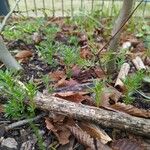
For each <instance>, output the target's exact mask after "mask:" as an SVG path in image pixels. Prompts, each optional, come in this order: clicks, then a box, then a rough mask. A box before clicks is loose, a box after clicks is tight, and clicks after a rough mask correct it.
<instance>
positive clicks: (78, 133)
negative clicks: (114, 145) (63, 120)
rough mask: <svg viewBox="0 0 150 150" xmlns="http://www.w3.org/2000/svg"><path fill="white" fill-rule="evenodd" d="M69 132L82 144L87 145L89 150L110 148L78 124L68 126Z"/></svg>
mask: <svg viewBox="0 0 150 150" xmlns="http://www.w3.org/2000/svg"><path fill="white" fill-rule="evenodd" d="M68 128H69V129H70V131H71V133H72V134H73V135H74V136H75V138H76V139H77V140H78V141H79V142H80V143H81V144H83V145H85V146H86V147H88V148H89V149H90V150H96V149H98V150H111V149H110V148H109V147H108V146H107V145H104V144H103V143H101V142H100V141H99V140H97V139H95V140H94V139H93V138H91V136H90V135H89V134H88V133H87V132H85V131H83V130H82V129H81V128H80V127H78V126H68Z"/></svg>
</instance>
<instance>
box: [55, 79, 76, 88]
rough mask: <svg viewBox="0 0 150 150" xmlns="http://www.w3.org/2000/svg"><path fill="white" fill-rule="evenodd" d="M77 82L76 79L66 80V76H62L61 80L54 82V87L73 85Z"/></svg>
mask: <svg viewBox="0 0 150 150" xmlns="http://www.w3.org/2000/svg"><path fill="white" fill-rule="evenodd" d="M77 84H78V82H77V81H76V80H73V79H70V80H66V77H64V78H62V79H61V80H59V81H58V83H56V84H55V87H64V86H74V85H77Z"/></svg>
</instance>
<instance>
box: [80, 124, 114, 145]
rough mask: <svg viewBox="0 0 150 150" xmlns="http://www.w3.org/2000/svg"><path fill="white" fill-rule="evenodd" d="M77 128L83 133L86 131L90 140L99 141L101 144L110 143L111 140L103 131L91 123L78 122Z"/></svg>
mask: <svg viewBox="0 0 150 150" xmlns="http://www.w3.org/2000/svg"><path fill="white" fill-rule="evenodd" d="M79 126H80V127H81V129H82V130H83V131H86V132H87V133H88V134H89V135H90V136H91V137H92V138H94V139H98V140H100V141H101V142H102V143H103V144H106V143H108V142H110V141H112V139H111V138H110V137H109V136H108V135H107V133H106V132H105V131H104V130H103V129H101V128H100V127H99V126H97V125H95V124H93V123H89V122H80V123H79Z"/></svg>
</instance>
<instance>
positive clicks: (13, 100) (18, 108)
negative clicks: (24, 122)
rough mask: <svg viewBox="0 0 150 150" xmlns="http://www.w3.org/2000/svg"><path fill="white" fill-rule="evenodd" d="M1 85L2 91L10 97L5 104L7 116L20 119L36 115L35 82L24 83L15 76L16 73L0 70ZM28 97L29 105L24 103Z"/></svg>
mask: <svg viewBox="0 0 150 150" xmlns="http://www.w3.org/2000/svg"><path fill="white" fill-rule="evenodd" d="M0 87H1V89H0V90H1V93H3V96H5V97H7V99H8V102H7V104H5V115H6V117H11V118H16V119H19V118H24V117H26V116H28V115H30V116H34V110H35V105H34V102H33V97H34V95H35V94H36V91H37V90H36V87H35V85H34V84H33V83H27V84H23V83H22V82H20V81H19V80H18V79H17V77H15V73H13V72H9V71H5V72H3V71H0ZM27 97H28V99H29V103H30V105H29V106H28V107H26V106H25V104H24V100H25V98H27Z"/></svg>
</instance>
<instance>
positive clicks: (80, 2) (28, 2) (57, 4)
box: [9, 0, 150, 17]
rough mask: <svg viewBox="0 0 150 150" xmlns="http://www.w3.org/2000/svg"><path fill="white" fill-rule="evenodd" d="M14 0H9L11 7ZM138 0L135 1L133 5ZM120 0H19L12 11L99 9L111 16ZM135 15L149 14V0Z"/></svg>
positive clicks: (31, 13)
mask: <svg viewBox="0 0 150 150" xmlns="http://www.w3.org/2000/svg"><path fill="white" fill-rule="evenodd" d="M15 2H16V0H9V5H10V7H13V5H14V4H15ZM138 2H139V1H138V0H137V1H136V2H135V5H136V4H137V3H138ZM121 5H122V1H121V0H21V1H20V2H19V4H18V5H17V8H16V10H15V11H14V13H15V14H17V15H24V16H35V17H36V16H45V15H47V16H74V15H76V14H78V13H79V12H83V11H84V12H93V11H95V10H99V11H100V12H101V15H107V16H113V15H115V14H116V13H118V11H119V10H120V8H121ZM135 15H137V16H141V15H142V16H144V17H148V16H150V0H144V2H143V3H142V5H141V6H140V8H139V9H138V11H137V12H136V14H135Z"/></svg>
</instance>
